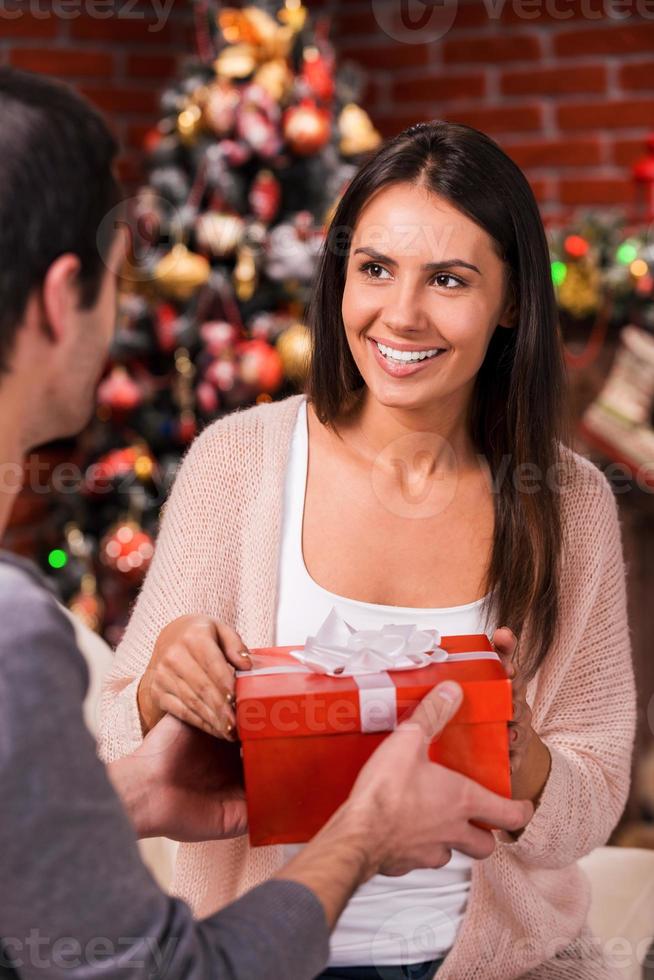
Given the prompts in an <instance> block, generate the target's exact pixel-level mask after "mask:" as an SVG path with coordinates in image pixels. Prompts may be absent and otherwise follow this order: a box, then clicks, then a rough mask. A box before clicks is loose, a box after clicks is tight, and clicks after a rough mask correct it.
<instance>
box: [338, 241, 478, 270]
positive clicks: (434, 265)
mask: <svg viewBox="0 0 654 980" xmlns="http://www.w3.org/2000/svg"><path fill="white" fill-rule="evenodd" d="M359 252H365V254H366V255H369V256H370V257H371V258H373V259H375V260H376V261H377V262H385V263H386V264H387V265H395V266H396V265H397V262H396V261H395V259H391V258H390V256H388V255H382V253H381V252H378V251H377V250H376V249H374V248H369V247H368V246H362V247H361V248H355V250H354V253H353V254H354V255H357V254H358V253H359ZM453 265H462V266H463V267H464V268H466V269H472V271H473V272H477V273H479V275H481V272H480V271H479V269H478V268H477V266H476V265H472V264H471V263H470V262H464V261H463V259H443V260H442V261H440V262H425V264H424V265H421V266H420V268H421V270H423V271H424V272H438V271H439V270H440V269H449V268H450V267H451V266H453Z"/></svg>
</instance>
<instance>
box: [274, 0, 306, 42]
mask: <svg viewBox="0 0 654 980" xmlns="http://www.w3.org/2000/svg"><path fill="white" fill-rule="evenodd" d="M277 16H278V17H279V19H280V20H281V21H282V23H283V24H285V25H286V26H287V27H288V28H289V29H290V30H291V31H292V32H293V34H298V33H299V32H300V31H301V30H302V29H303V28H304V25H305V24H306V20H307V8H306V7H305V6H304V4H303V3H302V2H301V0H286V2H285V3H284V6H283V7H282V9H281V10H280V11H278V14H277Z"/></svg>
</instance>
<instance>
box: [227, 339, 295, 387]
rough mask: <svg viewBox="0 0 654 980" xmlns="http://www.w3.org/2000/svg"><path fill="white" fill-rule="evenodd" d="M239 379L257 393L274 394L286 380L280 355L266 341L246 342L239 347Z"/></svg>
mask: <svg viewBox="0 0 654 980" xmlns="http://www.w3.org/2000/svg"><path fill="white" fill-rule="evenodd" d="M238 353H239V377H240V379H241V381H244V382H245V384H247V385H248V386H249V387H250V388H253V389H254V390H255V391H257V392H267V393H268V394H272V393H273V392H275V391H277V389H278V388H279V386H280V385H281V383H282V381H283V380H284V366H283V364H282V359H281V357H280V356H279V353H278V352H277V350H276V349H275V348H274V347H271V345H270V344H268V343H267V342H266V341H265V340H246V341H245V342H244V343H242V344H240V345H239V348H238Z"/></svg>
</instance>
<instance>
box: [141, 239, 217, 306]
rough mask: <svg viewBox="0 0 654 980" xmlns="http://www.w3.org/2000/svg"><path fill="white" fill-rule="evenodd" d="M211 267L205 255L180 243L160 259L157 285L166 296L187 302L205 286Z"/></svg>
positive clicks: (155, 277)
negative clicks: (191, 250)
mask: <svg viewBox="0 0 654 980" xmlns="http://www.w3.org/2000/svg"><path fill="white" fill-rule="evenodd" d="M210 271H211V267H210V265H209V263H208V261H207V260H206V259H205V258H204V256H203V255H197V254H196V253H194V252H190V251H189V250H188V248H187V247H186V245H184V244H183V243H181V242H180V243H178V244H177V245H175V246H174V247H173V249H172V250H171V251H170V252H167V253H166V255H164V256H163V258H162V259H160V260H159V261H158V262H157V264H156V266H155V270H154V279H155V282H156V285H157V286H158V288H159V289H160V290H161V292H162V293H164V294H165V295H166V296H170V297H171V298H172V299H176V300H180V301H182V302H185V301H187V300H189V299H190V298H191V297H192V296H193V294H194V293H195V292H197V290H198V289H199V288H200V287H201V286H204V285H205V283H206V282H207V280H208V279H209V273H210Z"/></svg>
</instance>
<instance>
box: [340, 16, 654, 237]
mask: <svg viewBox="0 0 654 980" xmlns="http://www.w3.org/2000/svg"><path fill="white" fill-rule="evenodd" d="M446 2H447V0H446ZM610 2H611V0H542V2H541V0H525V2H523V3H520V2H518V0H506V2H504V3H502V2H501V0H500V2H496V0H487V3H486V5H484V3H482V2H471V3H463V2H460V3H459V5H458V10H457V14H456V18H455V20H454V23H453V25H452V27H451V28H450V30H449V31H448V32H447V33H446V34H445V35H444V36H443V37H442V38H440V39H438V40H434V41H431V42H430V43H428V44H421V43H420V35H421V32H420V31H419V30H418V31H415V32H414V36H415V40H416V42H417V43H414V44H406V43H401V42H398V41H394V40H392V39H391V38H390V37H389V36H388V35H387V34H384V32H383V31H382V30H380V27H379V24H378V23H377V21H376V19H375V17H374V8H375V7H376V6H378V5H377V4H371V3H370V2H367V0H364V2H359V0H348V2H347V3H344V2H341V3H339V4H338V7H339V8H340V12H339V16H338V18H337V21H336V24H335V26H336V29H337V35H338V38H339V49H340V52H341V54H342V56H345V55H347V56H348V57H350V56H351V57H352V58H354V59H356V60H357V61H358V62H359V63H360V64H362V65H364V66H365V67H366V68H368V69H369V71H370V83H369V91H368V95H367V98H366V101H367V104H368V108H369V110H370V111H371V114H372V116H373V119H374V120H375V122H376V124H377V125H378V127H379V128H380V129H381V131H382V132H383V133H384V135H388V134H390V133H393V132H396V131H397V130H398V129H399V128H402V127H404V126H406V125H409V124H410V123H411V122H413V121H415V120H417V119H429V118H435V117H441V118H445V119H448V120H456V121H458V122H463V123H467V124H469V125H471V126H475V127H477V128H479V129H482V130H484V131H485V132H487V133H489V135H491V136H493V138H494V139H496V140H497V141H498V142H499V143H500V144H501V145H502V147H503V148H504V149H505V150H506V151H507V152H508V153H509V154H510V155H511V156H512V157H513V159H514V160H515V161H516V162H517V163H518V164H519V165H520V166H521V167H522V168H523V169H524V170H525V172H526V174H527V176H528V177H529V179H530V181H531V183H532V186H533V187H534V190H535V193H536V195H537V197H538V200H539V203H540V207H541V210H542V213H543V215H544V216H545V218H546V219H547V220H548V221H554V220H556V219H563V218H565V216H566V215H569V214H570V211H571V210H572V209H573V208H574V207H579V206H584V207H585V206H590V207H603V206H624V207H625V208H626V209H629V208H630V207H631V206H632V205H633V204H634V203H635V197H634V185H633V182H632V180H631V173H630V167H631V164H632V163H633V161H634V160H635V159H637V158H638V157H640V156H643V154H644V152H645V147H644V141H645V138H646V136H647V134H648V132H651V131H652V130H654V3H652V2H651V0H650V2H647V0H642V2H641V0H620V2H619V3H617V2H614V3H613V6H610ZM393 6H395V7H396V8H398V9H399V7H400V0H396V2H395V3H394V4H393ZM487 8H489V9H490V10H491V11H493V10H494V9H495V10H498V11H501V16H499V17H497V18H494V17H490V16H489V14H488V12H487ZM647 8H649V9H647ZM557 9H558V10H559V11H563V12H564V13H565V14H566V17H565V19H561V18H560V17H559V16H557V15H556V11H557ZM614 10H617V11H618V12H619V13H620V15H621V16H622V18H623V19H622V20H616V19H610V18H609V17H606V16H601V14H602V11H604V12H607V11H614ZM525 11H526V12H527V17H521V16H520V14H521V13H524V12H525ZM548 11H549V12H548ZM638 11H640V12H641V13H644V16H641V17H639V16H637V13H638ZM568 12H569V13H570V16H567V13H568ZM598 13H599V14H600V16H599V17H596V15H597V14H598ZM534 14H536V16H534ZM425 30H428V27H427V28H426V29H425Z"/></svg>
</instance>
